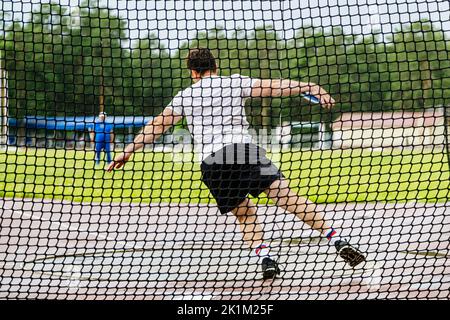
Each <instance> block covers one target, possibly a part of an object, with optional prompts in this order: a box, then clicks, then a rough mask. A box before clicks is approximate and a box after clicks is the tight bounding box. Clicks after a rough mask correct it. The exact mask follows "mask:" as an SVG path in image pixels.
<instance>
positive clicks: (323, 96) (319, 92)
mask: <svg viewBox="0 0 450 320" xmlns="http://www.w3.org/2000/svg"><path fill="white" fill-rule="evenodd" d="M310 94H312V95H313V96H315V97H316V98H317V99H319V100H320V104H321V105H322V107H324V108H325V109H331V108H332V107H334V105H335V104H336V101H334V99H333V98H332V97H331V95H330V94H329V93H328V92H326V91H325V90H324V89H323V88H322V87H321V86H319V85H315V86H312V87H311V91H310Z"/></svg>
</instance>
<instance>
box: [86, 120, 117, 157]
mask: <svg viewBox="0 0 450 320" xmlns="http://www.w3.org/2000/svg"><path fill="white" fill-rule="evenodd" d="M105 120H106V113H104V112H100V114H99V115H98V119H97V120H96V121H95V123H94V130H93V131H91V141H95V163H96V164H97V165H99V164H100V159H101V153H102V151H103V150H104V151H105V153H106V162H107V163H110V162H111V159H112V158H111V142H113V141H114V133H113V129H112V127H113V126H112V124H110V123H106V121H105Z"/></svg>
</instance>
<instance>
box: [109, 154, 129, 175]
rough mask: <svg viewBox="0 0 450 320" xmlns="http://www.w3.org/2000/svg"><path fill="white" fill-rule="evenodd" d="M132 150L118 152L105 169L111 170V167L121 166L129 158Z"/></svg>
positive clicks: (118, 167) (117, 167)
mask: <svg viewBox="0 0 450 320" xmlns="http://www.w3.org/2000/svg"><path fill="white" fill-rule="evenodd" d="M131 154H132V152H122V153H120V154H118V155H117V156H116V157H115V158H114V160H113V161H112V162H111V163H110V164H109V165H108V168H106V171H108V172H111V171H112V170H113V169H120V168H122V167H123V166H124V165H125V163H126V162H127V161H128V160H129V159H130V157H131Z"/></svg>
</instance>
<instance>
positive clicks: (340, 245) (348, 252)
mask: <svg viewBox="0 0 450 320" xmlns="http://www.w3.org/2000/svg"><path fill="white" fill-rule="evenodd" d="M334 246H335V247H336V250H337V252H338V254H339V255H340V256H341V258H342V259H344V261H345V262H347V263H348V264H349V265H350V267H352V268H353V267H356V266H357V265H358V264H360V263H362V262H364V261H366V257H365V256H364V254H363V253H362V252H361V251H359V250H358V249H356V248H355V247H353V246H351V245H350V244H349V243H348V242H347V241H345V240H338V241H336V243H335V244H334Z"/></svg>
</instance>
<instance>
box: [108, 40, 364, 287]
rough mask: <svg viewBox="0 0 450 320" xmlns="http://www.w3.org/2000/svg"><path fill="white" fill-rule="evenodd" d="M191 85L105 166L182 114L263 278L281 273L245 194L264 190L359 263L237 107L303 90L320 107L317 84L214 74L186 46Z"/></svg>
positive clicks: (201, 55)
mask: <svg viewBox="0 0 450 320" xmlns="http://www.w3.org/2000/svg"><path fill="white" fill-rule="evenodd" d="M187 67H188V68H189V70H190V72H191V77H192V80H193V83H194V84H193V85H192V86H190V87H189V88H186V89H185V90H183V91H180V92H179V93H178V94H177V95H176V96H175V97H174V99H173V100H172V102H171V103H170V104H169V105H168V106H167V107H166V108H165V109H164V110H163V111H162V113H161V114H159V115H158V116H157V117H155V118H154V119H153V120H152V121H150V122H149V123H148V124H147V125H146V126H145V127H144V128H143V130H142V131H141V133H139V134H138V135H137V136H136V138H135V139H134V142H133V143H131V144H129V145H127V146H126V148H125V150H124V152H123V153H121V154H119V155H117V156H116V157H115V159H114V161H113V162H112V163H110V165H109V166H108V168H107V170H108V171H112V170H113V169H114V168H116V169H118V168H121V167H122V166H123V165H124V164H125V162H127V161H128V160H129V159H130V156H131V155H132V154H133V152H135V151H136V150H139V149H141V148H142V147H143V146H144V144H146V143H151V142H153V141H155V139H157V138H158V137H159V136H160V135H161V134H163V133H164V132H165V131H166V130H167V129H168V128H169V127H171V126H172V125H174V124H175V123H177V122H178V121H179V120H180V119H181V118H182V117H183V116H184V117H186V119H187V123H188V126H189V130H190V132H191V133H192V135H193V137H194V144H195V148H196V151H197V152H198V153H199V154H200V156H201V158H202V160H203V161H202V164H201V171H202V181H203V182H204V183H205V185H206V186H207V187H208V188H209V190H210V191H211V194H212V195H213V197H214V198H215V200H216V202H217V205H218V208H219V210H220V212H221V213H222V214H224V213H228V212H232V213H233V214H234V215H235V216H236V218H237V220H238V222H239V224H240V228H241V231H242V233H243V238H244V240H245V241H246V243H247V244H248V245H249V247H250V248H252V249H253V250H252V251H253V252H254V253H255V254H256V255H257V256H258V257H259V259H260V263H261V265H262V272H263V278H264V279H269V278H275V277H276V275H278V274H280V269H279V267H278V263H277V262H276V261H275V257H274V256H273V255H272V256H271V253H270V247H269V244H268V243H267V242H265V240H264V238H263V230H262V227H261V225H260V223H259V222H258V219H257V217H256V205H255V204H254V203H253V202H252V201H251V200H250V199H249V198H248V195H249V194H250V195H252V196H254V197H257V196H258V195H259V194H261V193H262V192H264V193H265V194H266V195H267V196H268V198H270V199H271V200H272V201H273V202H274V203H275V204H276V205H277V206H278V207H280V208H282V209H284V210H286V211H288V212H291V213H293V214H295V215H296V216H297V217H298V218H299V219H300V220H302V221H303V222H305V223H306V224H308V225H309V226H311V228H313V229H314V230H317V231H319V232H320V233H321V234H322V235H323V236H324V237H325V238H326V239H328V241H329V243H330V245H334V246H335V248H336V250H337V252H338V254H339V255H340V256H341V257H342V258H343V259H344V260H345V261H346V262H347V263H348V264H349V265H350V266H352V267H354V266H356V265H358V264H359V263H361V262H363V261H365V257H364V255H363V254H362V253H361V252H360V251H359V250H357V249H356V248H354V247H353V246H351V245H350V244H349V243H348V242H347V241H346V240H344V239H342V238H340V237H339V234H338V232H337V230H335V229H333V228H332V226H331V225H330V224H329V223H328V222H327V221H325V219H324V215H323V214H322V213H321V212H316V205H315V204H314V203H312V202H311V201H309V200H308V199H305V198H302V197H299V196H298V195H297V194H296V193H295V192H293V191H292V190H291V189H290V188H289V181H288V180H287V179H286V178H285V177H284V176H283V174H282V173H281V172H280V171H279V169H278V168H277V167H276V166H275V165H274V164H273V163H272V162H271V161H270V160H269V159H268V158H267V157H266V156H265V150H264V149H262V148H260V147H258V146H257V145H255V144H253V143H252V137H251V136H250V135H249V133H248V128H249V124H248V122H247V119H246V115H245V111H244V105H245V100H246V99H247V98H250V97H281V96H283V97H284V96H290V95H298V94H301V93H306V92H309V94H311V95H313V96H315V97H317V98H318V99H319V100H320V103H321V105H322V106H323V107H325V108H331V107H332V106H333V105H334V103H335V101H334V100H333V98H332V97H331V96H330V95H329V94H328V93H327V92H326V91H325V90H324V89H323V88H321V87H320V86H318V85H316V84H313V83H304V82H297V81H293V80H270V79H253V78H249V77H245V76H241V75H238V74H235V75H232V76H230V77H224V76H219V75H218V72H217V65H216V61H215V58H214V56H213V55H212V54H211V52H210V51H209V50H208V49H192V50H190V52H189V55H188V57H187Z"/></svg>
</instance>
